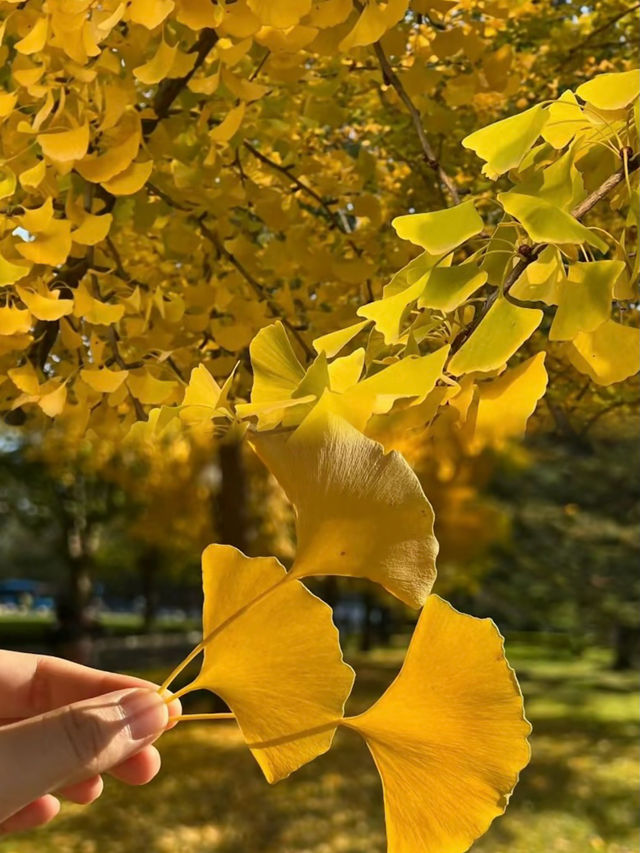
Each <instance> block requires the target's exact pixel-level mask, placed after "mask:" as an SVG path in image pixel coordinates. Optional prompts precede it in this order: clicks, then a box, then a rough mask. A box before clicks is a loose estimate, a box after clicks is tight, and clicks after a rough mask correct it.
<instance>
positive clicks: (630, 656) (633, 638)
mask: <svg viewBox="0 0 640 853" xmlns="http://www.w3.org/2000/svg"><path fill="white" fill-rule="evenodd" d="M639 646H640V629H638V628H630V627H629V626H628V625H616V626H615V627H614V648H613V654H614V658H613V668H614V669H615V670H625V669H632V668H633V665H634V663H635V661H636V660H637V659H638V657H639V656H640V655H639V652H640V648H639Z"/></svg>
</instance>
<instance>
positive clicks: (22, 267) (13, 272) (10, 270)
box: [0, 253, 31, 287]
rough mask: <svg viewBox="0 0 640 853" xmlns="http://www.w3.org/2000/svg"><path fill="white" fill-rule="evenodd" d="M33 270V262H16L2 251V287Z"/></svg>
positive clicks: (0, 278)
mask: <svg viewBox="0 0 640 853" xmlns="http://www.w3.org/2000/svg"><path fill="white" fill-rule="evenodd" d="M30 270H31V264H14V262H13V261H9V260H7V258H5V257H4V256H3V255H2V253H0V287H2V286H3V285H5V284H13V283H14V282H16V281H19V280H20V279H21V278H24V277H25V275H27V273H28V272H29V271H30Z"/></svg>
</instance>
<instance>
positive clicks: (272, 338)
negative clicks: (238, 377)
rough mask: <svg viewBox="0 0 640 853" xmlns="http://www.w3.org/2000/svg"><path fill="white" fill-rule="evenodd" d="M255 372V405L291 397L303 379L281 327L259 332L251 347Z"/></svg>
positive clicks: (280, 325)
mask: <svg viewBox="0 0 640 853" xmlns="http://www.w3.org/2000/svg"><path fill="white" fill-rule="evenodd" d="M249 355H250V356H251V367H252V369H253V386H252V389H251V402H252V403H267V402H272V401H274V402H275V401H280V400H286V399H287V398H289V397H291V395H292V394H293V392H294V391H295V389H296V388H297V387H298V385H299V383H300V382H301V381H302V379H303V378H304V374H305V372H304V369H303V367H302V365H301V364H300V362H299V361H298V359H297V357H296V354H295V352H294V351H293V348H292V346H291V343H290V341H289V338H288V337H287V333H286V332H285V329H284V326H283V325H282V323H280V322H277V323H273V324H272V325H271V326H265V327H264V328H262V329H260V331H259V332H258V334H257V335H256V336H255V337H254V339H253V340H252V341H251V346H250V347H249Z"/></svg>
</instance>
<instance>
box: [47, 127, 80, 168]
mask: <svg viewBox="0 0 640 853" xmlns="http://www.w3.org/2000/svg"><path fill="white" fill-rule="evenodd" d="M37 139H38V142H39V144H40V147H41V148H42V152H43V154H44V155H45V157H48V158H49V160H53V162H54V163H68V162H71V161H72V160H81V159H82V158H83V157H84V156H85V154H86V153H87V149H88V147H89V125H88V124H84V125H81V126H80V127H74V128H73V129H72V130H62V131H59V132H58V133H40V134H38V137H37Z"/></svg>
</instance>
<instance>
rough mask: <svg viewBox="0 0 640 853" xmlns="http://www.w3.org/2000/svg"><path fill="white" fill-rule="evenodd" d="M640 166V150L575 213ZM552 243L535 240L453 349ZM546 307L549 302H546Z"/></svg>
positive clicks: (577, 212) (580, 212)
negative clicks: (536, 241) (625, 167)
mask: <svg viewBox="0 0 640 853" xmlns="http://www.w3.org/2000/svg"><path fill="white" fill-rule="evenodd" d="M638 169H640V154H634V156H633V157H631V158H630V159H629V160H628V162H627V169H626V170H625V169H624V167H622V168H620V169H618V171H617V172H614V173H613V174H612V175H610V176H609V177H608V178H607V179H606V180H605V181H603V182H602V183H601V184H600V186H599V187H598V188H597V189H595V190H594V191H593V192H592V193H591V194H590V195H588V196H587V198H585V199H584V201H582V202H580V204H579V205H577V206H576V207H574V208H573V210H572V211H571V215H572V216H573V217H574V218H575V219H582V217H583V216H585V215H586V214H587V213H588V212H589V211H590V210H591V209H592V208H593V207H595V206H596V204H598V202H599V201H601V200H602V199H603V198H604V197H605V196H606V195H607V194H608V193H610V192H611V190H613V189H615V188H616V187H617V186H618V185H619V184H621V183H622V182H623V181H624V180H625V178H626V176H627V174H629V175H630V174H631V173H632V172H636V171H637V170H638ZM548 245H549V244H548V243H535V244H534V245H533V246H529V247H528V251H527V254H526V256H524V257H520V259H519V260H518V263H517V264H516V265H515V267H514V268H513V269H512V270H511V272H510V273H509V275H508V276H507V278H506V279H505V281H504V284H503V285H502V288H496V290H494V291H493V293H491V294H490V295H489V297H488V298H487V300H486V302H485V303H484V307H483V310H482V311H478V313H477V314H476V316H475V317H474V318H473V320H472V321H471V323H470V324H469V326H467V328H466V329H464V330H463V332H462V333H461V334H460V335H458V338H456V340H455V341H454V343H453V346H452V350H453V351H454V352H455V351H456V349H459V348H460V346H462V344H463V343H464V342H465V341H466V340H467V338H468V337H469V336H470V335H471V334H472V332H474V331H475V330H476V329H477V327H478V326H479V325H480V323H481V322H482V320H483V319H484V317H485V316H486V315H487V312H488V311H489V309H490V308H491V306H492V305H493V304H494V302H495V301H496V300H497V299H498V297H499V296H504V297H505V298H507V299H509V291H510V290H511V288H512V287H513V285H514V284H515V283H516V281H518V279H519V278H520V276H521V275H522V273H523V272H524V271H525V270H526V269H527V267H528V266H529V265H530V264H532V263H533V262H534V261H535V260H537V259H538V257H539V256H540V253H541V252H542V251H543V250H544V249H546V248H547V246H548ZM509 301H511V302H513V303H514V304H516V305H519V306H520V307H522V308H534V307H537V303H534V302H525V301H523V300H519V299H516V297H513V296H511V297H510V299H509ZM545 307H546V306H545Z"/></svg>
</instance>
